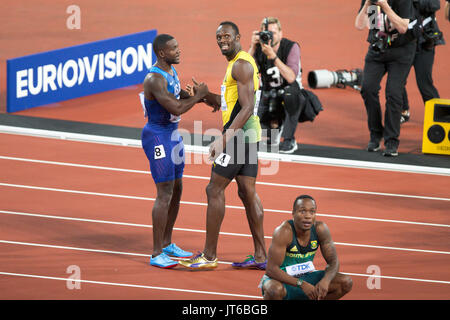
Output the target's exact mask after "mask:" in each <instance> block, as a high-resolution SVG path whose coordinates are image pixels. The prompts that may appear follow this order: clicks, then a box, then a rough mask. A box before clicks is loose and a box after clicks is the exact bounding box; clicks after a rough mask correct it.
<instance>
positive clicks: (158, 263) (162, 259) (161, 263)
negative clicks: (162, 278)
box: [150, 253, 178, 269]
mask: <svg viewBox="0 0 450 320" xmlns="http://www.w3.org/2000/svg"><path fill="white" fill-rule="evenodd" d="M177 264H178V263H177V262H175V261H173V260H172V259H170V258H169V256H167V255H166V254H165V253H161V254H159V255H157V256H156V257H153V256H151V257H150V265H151V266H154V267H158V268H163V269H169V268H173V267H175V266H176V265H177Z"/></svg>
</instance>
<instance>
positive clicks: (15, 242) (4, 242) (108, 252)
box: [0, 240, 450, 284]
mask: <svg viewBox="0 0 450 320" xmlns="http://www.w3.org/2000/svg"><path fill="white" fill-rule="evenodd" d="M0 243H3V244H12V245H23V246H32V247H43V248H52V249H62V250H75V251H84V252H94V253H106V254H119V255H130V256H140V257H146V258H150V254H143V253H132V252H121V251H110V250H99V249H87V248H78V247H68V246H56V245H49V244H42V243H32V242H19V241H9V240H0ZM178 260H179V259H178ZM219 263H220V264H226V265H231V262H227V261H219ZM341 273H343V274H348V275H353V276H359V277H378V278H383V279H393V280H405V281H418V282H429V283H441V284H450V281H444V280H430V279H418V278H408V277H398V276H384V275H373V274H364V273H346V272H341ZM0 274H2V272H0ZM65 280H67V279H65Z"/></svg>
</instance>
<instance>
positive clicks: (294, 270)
mask: <svg viewBox="0 0 450 320" xmlns="http://www.w3.org/2000/svg"><path fill="white" fill-rule="evenodd" d="M315 270H316V268H315V267H314V264H313V263H312V261H307V262H304V263H299V264H294V265H292V266H287V267H286V273H287V274H288V275H290V276H293V277H295V276H299V275H302V274H305V273H308V272H312V271H315Z"/></svg>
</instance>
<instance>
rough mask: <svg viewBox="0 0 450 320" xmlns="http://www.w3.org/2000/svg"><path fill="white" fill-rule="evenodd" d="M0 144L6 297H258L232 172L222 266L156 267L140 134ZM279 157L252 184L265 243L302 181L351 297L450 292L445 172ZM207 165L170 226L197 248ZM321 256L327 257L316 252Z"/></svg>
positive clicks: (151, 191)
mask: <svg viewBox="0 0 450 320" xmlns="http://www.w3.org/2000/svg"><path fill="white" fill-rule="evenodd" d="M0 150H1V151H0V287H1V288H2V290H0V299H173V300H178V299H189V300H191V299H192V300H196V299H260V297H261V294H260V291H259V289H258V288H257V285H258V283H259V280H260V278H261V277H262V275H263V272H262V271H253V270H234V269H232V267H231V265H230V263H231V262H232V261H236V260H241V259H243V258H245V256H246V255H247V254H251V253H252V249H253V248H252V241H251V238H250V236H249V234H250V232H249V228H248V224H247V221H246V218H245V214H244V210H243V208H242V204H241V203H240V200H239V198H238V197H237V193H236V186H235V184H234V183H232V184H231V185H230V187H229V188H228V190H227V192H226V204H227V206H228V207H227V210H226V216H225V219H224V222H223V225H222V229H221V231H222V234H221V236H220V239H219V248H218V257H219V260H220V262H221V263H220V265H219V267H218V269H217V270H215V271H207V272H191V271H188V270H187V269H183V268H181V267H176V268H175V269H172V270H161V269H157V268H154V267H150V266H149V265H148V260H149V255H150V254H151V252H152V228H151V223H152V221H151V214H150V212H151V208H152V205H153V200H154V198H155V187H154V184H153V180H152V178H151V176H150V174H149V172H148V163H147V160H146V158H145V155H144V153H143V151H142V150H141V149H140V148H133V147H124V146H114V145H104V144H94V143H86V142H75V141H66V140H56V139H48V138H39V137H30V136H20V135H10V134H0ZM188 156H189V154H188ZM272 165H278V166H279V167H278V171H277V173H276V174H275V175H260V176H259V178H258V185H257V192H258V194H259V195H260V197H261V199H262V203H263V206H264V209H265V221H264V227H265V235H266V244H267V247H268V246H269V245H270V237H271V235H272V232H273V230H274V228H275V227H276V226H278V225H279V224H280V223H281V222H282V221H283V220H286V219H289V218H290V210H291V206H292V201H293V200H294V199H295V197H296V196H297V195H299V194H301V193H308V194H311V195H312V196H313V197H315V198H316V200H317V203H318V214H317V219H319V220H322V221H325V222H326V223H327V224H328V226H329V227H330V230H331V233H332V236H333V239H334V241H335V244H336V248H337V252H338V256H339V259H340V263H341V268H340V271H341V272H344V273H348V274H350V275H352V278H353V282H354V286H353V290H352V292H351V293H350V294H348V295H347V296H346V297H345V298H346V299H449V298H450V277H449V272H448V264H449V263H450V256H449V254H450V244H449V242H448V239H449V235H450V234H449V218H448V207H449V201H450V198H449V197H448V196H449V195H448V191H447V190H448V188H447V187H444V186H446V185H447V186H448V176H441V175H430V174H415V173H402V172H392V171H383V170H369V169H356V168H351V167H345V168H344V167H337V166H324V165H308V164H299V163H286V162H280V163H278V162H276V163H272ZM93 166H95V167H93ZM261 167H263V166H261ZM118 169H122V170H118ZM292 172H295V175H293V174H292ZM209 174H210V166H209V165H208V164H205V163H202V164H189V165H187V166H186V169H185V178H184V180H183V181H184V191H183V197H182V205H181V209H180V214H179V218H178V220H177V223H176V225H175V227H176V230H175V231H174V238H173V240H174V242H176V243H177V244H178V245H180V246H182V247H183V248H184V249H186V250H190V251H194V252H195V251H197V250H201V249H202V248H203V244H204V237H205V233H204V230H205V213H206V195H205V191H204V190H205V187H206V185H207V183H208V180H209ZM315 264H316V267H319V268H323V267H324V261H323V259H322V257H321V256H320V254H319V255H318V256H317V257H316V259H315ZM69 266H77V267H79V270H80V272H81V283H80V289H76V288H75V289H69V288H68V286H67V285H68V282H67V280H68V277H70V276H71V273H68V267H69ZM369 266H377V267H379V269H380V271H381V278H379V279H380V288H379V289H369V288H368V285H367V283H368V276H369V275H368V274H367V273H368V272H370V270H369V271H368V267H369ZM69 280H70V279H69ZM69 284H73V282H69ZM69 287H70V286H69ZM36 288H39V290H36Z"/></svg>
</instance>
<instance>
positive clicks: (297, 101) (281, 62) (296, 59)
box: [248, 17, 304, 153]
mask: <svg viewBox="0 0 450 320" xmlns="http://www.w3.org/2000/svg"><path fill="white" fill-rule="evenodd" d="M248 53H249V54H251V55H252V56H253V57H254V58H255V61H256V64H257V65H258V68H259V72H260V74H261V80H262V94H261V102H260V105H259V109H258V116H259V118H260V122H261V126H262V128H263V129H266V130H267V129H268V130H267V132H268V134H267V135H268V141H267V143H268V144H269V145H276V144H278V142H279V141H278V139H277V137H274V136H273V135H272V134H271V133H272V132H273V131H276V130H272V129H278V132H279V134H280V133H281V136H282V137H283V138H284V141H283V142H281V143H280V145H279V151H280V152H282V153H292V152H294V151H295V150H297V148H298V146H297V142H296V141H295V136H294V135H295V130H296V128H297V123H298V119H299V115H300V113H301V111H302V107H303V105H304V103H303V102H304V97H303V95H302V94H301V91H300V90H301V89H302V88H303V87H302V83H301V67H300V46H299V45H298V43H296V42H294V41H291V40H288V39H286V38H283V32H282V31H281V24H280V21H279V20H278V19H277V18H273V17H269V18H264V19H263V21H262V23H261V31H254V32H253V35H252V42H251V46H250V49H249V51H248ZM280 131H281V132H280ZM279 134H278V135H277V136H278V137H279Z"/></svg>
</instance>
